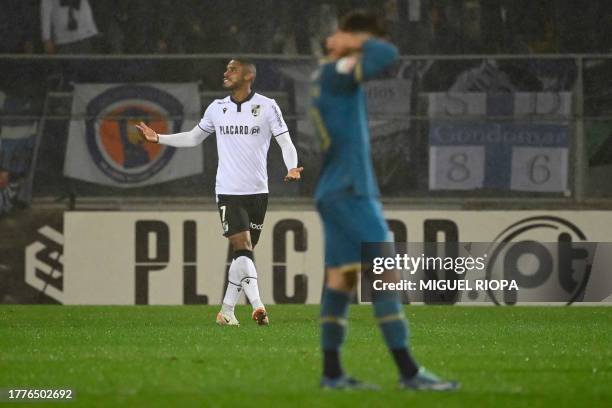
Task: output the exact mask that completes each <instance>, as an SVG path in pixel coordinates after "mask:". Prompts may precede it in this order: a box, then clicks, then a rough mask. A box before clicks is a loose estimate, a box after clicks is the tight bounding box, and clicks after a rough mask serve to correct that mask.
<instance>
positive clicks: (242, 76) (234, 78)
mask: <svg viewBox="0 0 612 408" xmlns="http://www.w3.org/2000/svg"><path fill="white" fill-rule="evenodd" d="M247 74H248V72H246V70H245V69H243V67H242V65H241V64H240V63H239V62H238V61H234V60H231V61H230V62H229V64H227V67H226V69H225V73H224V74H223V88H225V89H229V90H233V89H238V88H240V87H241V86H243V85H244V83H245V82H247V78H246V76H247Z"/></svg>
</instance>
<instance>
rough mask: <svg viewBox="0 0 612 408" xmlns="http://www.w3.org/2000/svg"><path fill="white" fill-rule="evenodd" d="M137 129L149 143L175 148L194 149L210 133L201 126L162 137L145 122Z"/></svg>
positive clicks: (137, 126)
mask: <svg viewBox="0 0 612 408" xmlns="http://www.w3.org/2000/svg"><path fill="white" fill-rule="evenodd" d="M136 129H138V131H139V132H140V134H141V135H142V137H143V138H144V139H145V140H146V141H147V142H149V143H160V144H165V145H168V146H173V147H193V146H197V145H199V144H200V143H202V142H203V141H204V140H205V139H206V138H207V137H208V136H209V135H210V133H207V132H205V131H204V130H202V129H201V128H200V127H199V126H196V127H194V128H193V129H191V130H190V131H188V132H180V133H173V134H169V135H160V134H158V133H157V132H156V131H154V130H153V129H151V128H150V127H148V126H147V125H146V124H145V123H144V122H140V124H138V125H136Z"/></svg>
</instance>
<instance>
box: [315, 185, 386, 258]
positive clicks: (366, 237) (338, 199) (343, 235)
mask: <svg viewBox="0 0 612 408" xmlns="http://www.w3.org/2000/svg"><path fill="white" fill-rule="evenodd" d="M317 210H318V211H319V215H320V216H321V221H322V222H323V230H324V234H325V266H326V267H332V268H336V267H344V266H347V267H349V266H354V265H355V264H358V263H361V244H362V243H364V242H387V241H388V240H389V237H390V234H389V228H388V226H387V222H386V221H385V217H384V215H383V212H382V205H381V204H380V202H379V201H378V200H377V199H376V198H375V197H365V196H356V195H353V194H348V193H347V194H339V195H334V197H333V198H332V197H330V198H325V199H323V200H319V201H318V202H317Z"/></svg>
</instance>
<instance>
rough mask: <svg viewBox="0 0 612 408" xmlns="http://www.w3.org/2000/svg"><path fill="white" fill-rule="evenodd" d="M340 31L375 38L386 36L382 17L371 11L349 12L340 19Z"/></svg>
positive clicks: (358, 10)
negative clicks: (363, 34)
mask: <svg viewBox="0 0 612 408" xmlns="http://www.w3.org/2000/svg"><path fill="white" fill-rule="evenodd" d="M339 28H340V30H342V31H347V32H349V33H355V32H363V33H370V34H372V35H373V36H375V37H384V36H386V35H387V30H386V28H385V21H384V19H383V17H382V16H381V15H380V14H379V13H377V12H375V11H372V10H366V9H357V10H353V11H351V12H349V13H348V14H346V15H344V16H343V17H342V18H341V19H340V25H339Z"/></svg>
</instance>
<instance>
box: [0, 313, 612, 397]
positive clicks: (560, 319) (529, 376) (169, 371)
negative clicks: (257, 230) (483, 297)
mask: <svg viewBox="0 0 612 408" xmlns="http://www.w3.org/2000/svg"><path fill="white" fill-rule="evenodd" d="M217 309H218V308H217V307H212V306H177V307H165V306H145V307H135V306H129V307H110V306H107V307H90V306H0V388H9V387H18V388H45V389H46V388H60V387H70V388H73V389H74V390H75V393H76V400H75V401H73V402H71V403H69V405H68V406H70V407H77V406H84V407H96V406H142V407H155V406H160V407H162V406H163V407H166V406H176V407H188V406H194V407H196V406H197V407H202V406H246V405H247V404H248V406H251V407H263V406H274V407H277V406H291V407H299V406H345V407H356V406H400V405H401V406H412V407H416V406H422V407H436V406H443V407H449V406H465V407H472V408H473V407H482V406H496V407H504V406H508V407H517V406H524V407H538V406H547V407H560V406H568V407H576V406H589V407H595V406H608V407H609V406H611V405H612V348H611V346H612V308H605V307H599V308H598V307H595V308H590V307H569V308H568V307H550V308H540V307H448V306H412V307H407V308H406V316H407V317H408V319H409V321H410V325H411V328H412V330H411V338H412V344H413V350H414V354H415V355H416V357H417V358H418V360H419V361H420V362H422V363H423V364H424V365H425V366H426V367H428V368H430V369H431V370H432V371H434V372H436V373H439V374H441V375H443V376H445V377H448V378H453V379H455V378H456V379H458V380H460V381H461V382H462V383H463V388H462V389H461V390H460V391H459V392H457V393H447V394H440V393H426V392H421V393H415V392H408V391H399V390H396V388H395V385H396V383H397V373H396V370H395V367H394V366H393V363H392V361H391V358H390V356H389V355H388V353H387V351H386V349H385V347H384V345H383V342H382V340H381V335H380V333H379V332H378V328H377V327H376V325H375V323H374V320H373V318H372V312H371V308H370V307H369V306H353V307H352V308H351V311H350V313H351V325H350V329H349V340H348V342H347V344H346V347H345V353H344V356H345V365H346V368H347V371H348V372H350V373H351V374H353V375H355V376H356V377H357V378H360V379H364V380H368V381H371V382H376V383H378V384H381V385H382V386H383V389H382V391H378V392H365V391H361V392H346V391H323V390H320V389H319V388H318V381H319V376H320V365H321V361H320V355H319V326H318V312H319V307H318V306H289V305H283V306H270V307H269V312H270V318H271V325H270V326H269V327H258V326H256V325H255V324H254V323H253V322H252V321H251V320H250V309H249V308H247V307H246V306H242V307H239V308H238V310H237V313H236V315H237V317H238V319H239V320H240V321H241V322H242V326H241V327H238V328H237V327H218V326H216V325H215V324H214V319H215V315H216V313H217ZM7 405H8V404H7V403H0V408H1V407H3V406H7ZM15 405H16V406H20V407H23V406H26V405H27V404H24V403H19V404H15ZM30 405H32V406H36V407H41V406H44V405H46V404H41V403H40V402H36V403H32V404H30ZM52 405H53V406H61V404H59V405H58V403H54V404H52Z"/></svg>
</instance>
